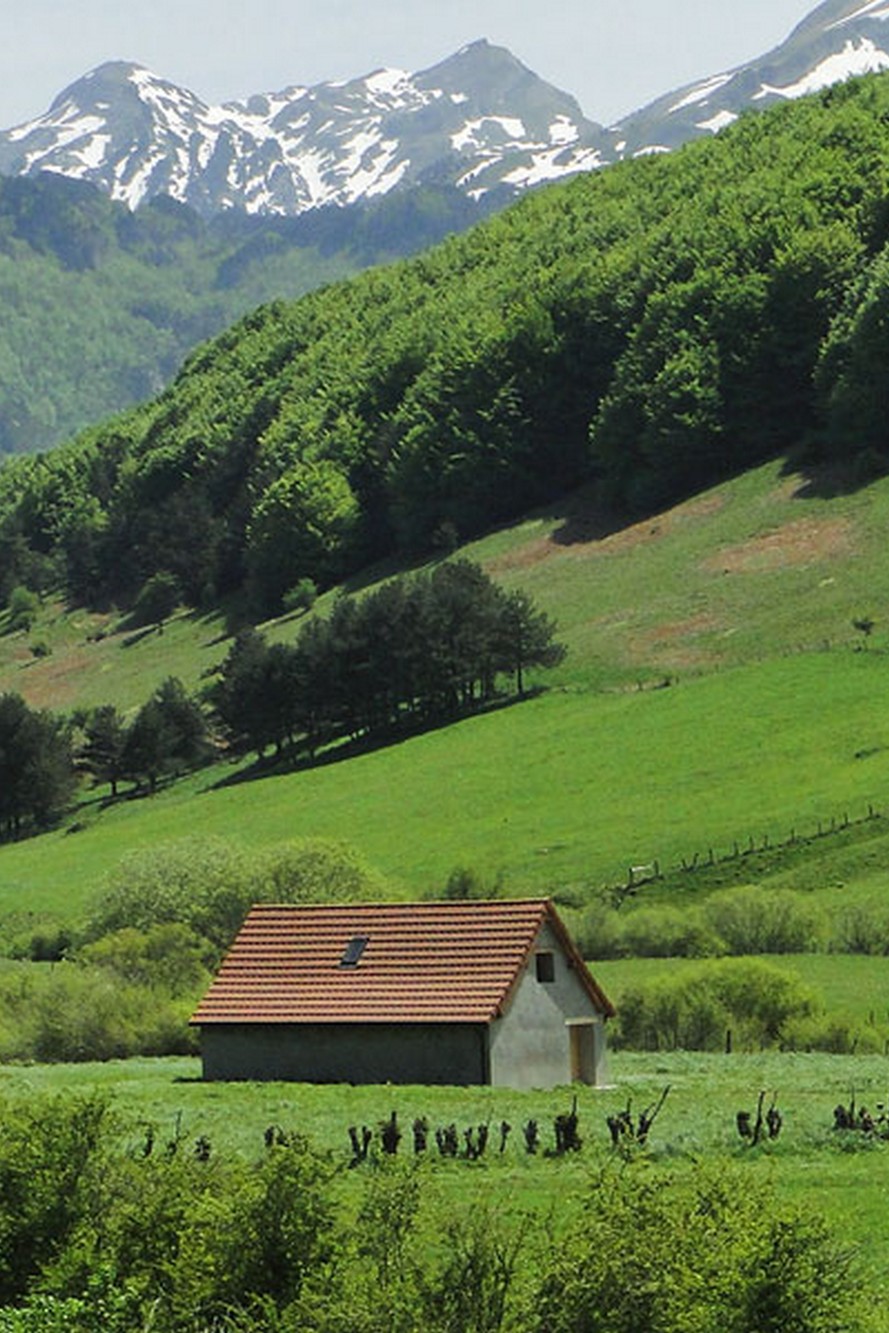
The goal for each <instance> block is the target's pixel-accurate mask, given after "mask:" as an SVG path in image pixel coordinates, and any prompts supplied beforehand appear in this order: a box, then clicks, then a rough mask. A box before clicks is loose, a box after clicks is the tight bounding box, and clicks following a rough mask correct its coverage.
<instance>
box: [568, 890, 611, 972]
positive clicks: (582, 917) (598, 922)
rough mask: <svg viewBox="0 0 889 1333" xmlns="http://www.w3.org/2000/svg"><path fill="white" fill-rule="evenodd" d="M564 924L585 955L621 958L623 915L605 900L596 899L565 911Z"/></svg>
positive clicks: (593, 957) (585, 956) (595, 957)
mask: <svg viewBox="0 0 889 1333" xmlns="http://www.w3.org/2000/svg"><path fill="white" fill-rule="evenodd" d="M566 924H567V925H568V926H569V929H570V930H571V933H572V936H573V938H574V940H575V943H576V944H577V947H578V949H579V950H580V952H581V953H582V954H583V956H584V958H591V959H606V958H623V956H624V936H623V928H622V927H623V922H622V918H621V915H620V913H619V912H618V911H616V910H615V908H613V907H610V906H609V905H608V904H607V903H604V902H597V903H593V904H591V905H590V906H589V907H586V908H584V910H583V911H582V912H579V913H573V912H568V913H566Z"/></svg>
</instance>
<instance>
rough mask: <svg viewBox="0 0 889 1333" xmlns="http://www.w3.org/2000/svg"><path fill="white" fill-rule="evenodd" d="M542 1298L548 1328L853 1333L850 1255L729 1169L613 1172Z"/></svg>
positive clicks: (812, 1222) (540, 1321) (817, 1225)
mask: <svg viewBox="0 0 889 1333" xmlns="http://www.w3.org/2000/svg"><path fill="white" fill-rule="evenodd" d="M560 1250H561V1254H560V1256H559V1257H557V1258H555V1259H554V1261H553V1262H552V1263H551V1266H550V1269H549V1271H548V1272H547V1274H546V1276H545V1278H544V1280H543V1282H542V1283H541V1285H540V1289H539V1292H538V1297H537V1302H536V1308H537V1318H536V1320H535V1322H534V1324H533V1325H532V1326H531V1327H533V1328H534V1329H535V1330H537V1333H599V1330H603V1331H604V1330H607V1333H642V1331H643V1330H644V1333H676V1331H677V1330H680V1329H682V1330H697V1331H699V1333H704V1331H705V1330H714V1331H715V1330H719V1333H746V1331H747V1330H754V1329H755V1330H756V1333H790V1330H792V1331H793V1333H852V1330H853V1329H860V1328H862V1327H863V1326H864V1314H863V1310H862V1306H861V1301H860V1297H859V1295H858V1290H857V1288H856V1285H855V1283H854V1282H852V1281H850V1276H849V1258H848V1256H847V1255H846V1254H845V1253H844V1252H843V1251H842V1250H841V1249H840V1248H839V1246H838V1244H837V1243H836V1241H835V1240H834V1239H833V1238H832V1237H831V1235H830V1233H829V1232H828V1230H827V1228H826V1226H825V1224H824V1223H823V1221H821V1220H820V1219H819V1218H817V1217H812V1216H811V1215H809V1214H804V1213H803V1212H802V1211H801V1210H796V1209H794V1208H792V1207H788V1206H786V1205H780V1204H778V1203H777V1202H776V1200H775V1199H774V1198H772V1197H771V1195H770V1193H769V1191H768V1190H767V1189H765V1188H764V1187H763V1186H761V1185H758V1184H757V1183H755V1182H753V1181H751V1180H750V1179H749V1177H748V1176H747V1175H742V1174H741V1173H740V1172H739V1171H738V1170H737V1169H732V1168H731V1167H729V1166H728V1164H726V1163H719V1164H716V1165H714V1166H709V1167H697V1168H696V1169H695V1170H693V1171H691V1172H689V1173H688V1174H687V1175H683V1176H681V1177H672V1176H670V1177H668V1176H661V1177H654V1178H652V1176H651V1175H650V1174H649V1173H646V1174H645V1175H644V1176H636V1175H633V1174H631V1173H630V1174H628V1173H623V1174H621V1175H619V1176H612V1175H610V1174H609V1175H606V1176H603V1178H602V1179H601V1180H600V1182H599V1184H598V1186H597V1187H596V1188H595V1189H593V1190H592V1191H591V1193H590V1196H589V1199H588V1201H587V1206H586V1208H585V1210H584V1215H583V1218H582V1220H581V1223H580V1225H579V1226H578V1228H577V1231H576V1233H575V1234H574V1235H573V1236H571V1237H569V1238H568V1239H567V1241H566V1243H565V1244H564V1245H563V1246H561V1247H560Z"/></svg>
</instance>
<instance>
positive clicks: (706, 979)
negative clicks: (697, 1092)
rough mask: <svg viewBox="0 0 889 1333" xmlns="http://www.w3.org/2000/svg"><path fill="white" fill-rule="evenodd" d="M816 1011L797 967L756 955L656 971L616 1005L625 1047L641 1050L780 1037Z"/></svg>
mask: <svg viewBox="0 0 889 1333" xmlns="http://www.w3.org/2000/svg"><path fill="white" fill-rule="evenodd" d="M815 1012H816V1003H815V1000H814V997H813V996H812V994H811V993H810V992H809V991H808V990H807V989H806V987H804V986H803V985H802V983H801V982H800V981H799V979H798V978H797V977H795V976H794V975H792V974H791V973H787V972H782V971H781V970H780V969H778V968H776V967H774V966H772V965H771V964H769V963H763V962H759V961H758V960H755V959H745V960H740V959H734V958H725V959H717V960H714V961H712V962H706V963H700V964H698V965H697V966H695V967H693V968H689V969H688V970H685V971H683V972H682V973H681V974H680V975H678V976H672V975H669V976H660V977H654V978H652V979H651V981H649V982H647V983H646V984H645V985H643V986H639V987H635V988H633V989H631V990H629V991H627V992H625V993H624V994H623V995H622V996H621V997H620V1000H619V1003H618V1033H617V1036H616V1041H617V1043H618V1044H620V1045H624V1046H630V1047H635V1048H636V1049H639V1050H648V1051H659V1050H680V1049H682V1050H700V1051H716V1050H720V1049H722V1046H723V1043H724V1041H725V1036H726V1032H727V1031H728V1030H729V1029H731V1031H732V1035H733V1040H734V1042H735V1044H736V1045H737V1046H747V1047H752V1048H754V1049H755V1048H758V1047H762V1046H769V1045H775V1044H777V1043H779V1042H780V1041H781V1040H782V1037H783V1035H784V1032H785V1029H787V1028H788V1025H789V1024H790V1023H791V1022H793V1021H796V1020H798V1019H801V1018H806V1017H808V1016H810V1015H812V1014H813V1013H815Z"/></svg>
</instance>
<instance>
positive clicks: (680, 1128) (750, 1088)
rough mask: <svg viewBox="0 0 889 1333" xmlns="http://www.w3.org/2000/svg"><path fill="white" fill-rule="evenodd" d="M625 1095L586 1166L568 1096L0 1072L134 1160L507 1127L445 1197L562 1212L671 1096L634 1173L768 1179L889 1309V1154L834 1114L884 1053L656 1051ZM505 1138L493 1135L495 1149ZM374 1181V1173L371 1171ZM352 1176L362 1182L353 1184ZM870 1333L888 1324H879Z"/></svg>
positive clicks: (138, 1072) (601, 1104) (448, 1177)
mask: <svg viewBox="0 0 889 1333" xmlns="http://www.w3.org/2000/svg"><path fill="white" fill-rule="evenodd" d="M612 1073H613V1077H614V1082H615V1085H616V1086H615V1087H614V1088H613V1089H610V1090H609V1089H602V1090H590V1089H581V1090H579V1094H578V1095H579V1115H580V1132H581V1135H582V1137H583V1140H584V1147H583V1150H582V1152H581V1153H580V1154H579V1155H577V1156H576V1157H571V1158H565V1159H553V1158H552V1157H551V1156H549V1155H547V1153H546V1151H545V1150H546V1149H547V1148H549V1147H551V1145H552V1141H553V1133H552V1120H553V1119H554V1117H555V1116H556V1115H557V1114H559V1113H560V1112H562V1111H565V1110H567V1109H569V1107H570V1100H571V1097H572V1096H573V1090H571V1089H566V1088H562V1089H556V1090H554V1091H552V1092H546V1093H539V1092H521V1093H519V1092H512V1091H509V1090H501V1089H492V1088H471V1089H456V1088H438V1089H430V1088H417V1087H406V1088H394V1087H391V1086H390V1087H351V1086H343V1085H337V1086H334V1087H320V1086H319V1087H315V1086H309V1085H286V1084H276V1083H269V1084H202V1083H201V1082H200V1081H199V1064H198V1062H197V1061H195V1060H187V1059H179V1060H155V1061H150V1060H130V1061H125V1062H111V1063H109V1064H107V1065H76V1066H72V1065H64V1066H55V1067H52V1068H51V1067H47V1066H42V1067H35V1068H11V1067H5V1068H3V1069H2V1071H0V1091H2V1092H3V1093H4V1094H5V1095H7V1096H10V1097H13V1098H15V1097H28V1098H33V1097H35V1096H39V1095H41V1094H50V1095H52V1094H56V1093H61V1092H79V1093H93V1092H99V1093H103V1094H105V1095H108V1096H111V1098H112V1100H113V1104H114V1105H115V1106H116V1107H117V1109H118V1110H119V1111H120V1112H121V1115H122V1116H123V1118H124V1121H125V1128H124V1131H123V1134H124V1141H125V1143H126V1144H127V1145H128V1146H129V1147H130V1148H132V1149H133V1150H134V1151H138V1149H139V1146H140V1144H141V1142H142V1140H143V1137H144V1129H145V1127H146V1126H147V1125H148V1124H152V1125H153V1126H154V1127H155V1129H156V1133H157V1143H158V1146H159V1148H160V1146H161V1145H163V1144H164V1143H165V1142H166V1141H167V1139H168V1138H171V1137H173V1136H174V1135H175V1134H176V1133H177V1129H178V1132H179V1133H180V1134H181V1139H182V1146H181V1149H180V1150H181V1151H190V1150H191V1147H192V1145H193V1143H194V1141H195V1140H196V1139H197V1138H198V1136H200V1135H206V1136H208V1137H209V1138H210V1140H211V1143H212V1145H213V1149H214V1151H216V1152H228V1151H237V1152H240V1153H245V1154H247V1155H249V1156H259V1155H260V1154H261V1153H262V1151H263V1132H264V1130H265V1128H266V1126H267V1125H269V1124H279V1125H281V1126H282V1127H284V1128H288V1129H298V1130H299V1131H300V1132H302V1133H305V1134H307V1135H308V1136H309V1137H310V1138H311V1140H312V1141H313V1142H314V1143H315V1144H316V1145H317V1146H318V1147H320V1148H322V1149H324V1150H326V1151H329V1152H330V1153H331V1154H332V1156H333V1159H334V1160H335V1161H338V1162H340V1163H341V1164H342V1165H343V1166H345V1165H346V1163H347V1161H348V1159H349V1155H350V1154H349V1144H348V1137H347V1130H348V1126H349V1125H350V1124H356V1125H361V1124H368V1125H370V1126H371V1127H373V1128H376V1127H377V1125H378V1124H379V1122H380V1121H382V1120H383V1119H385V1118H386V1117H388V1116H389V1114H390V1113H391V1112H392V1111H393V1110H395V1111H397V1113H398V1116H399V1121H400V1123H401V1125H402V1127H403V1129H404V1131H405V1138H404V1140H403V1142H402V1147H401V1154H400V1155H401V1156H402V1157H408V1158H409V1157H410V1156H411V1145H410V1125H411V1122H412V1120H413V1118H414V1117H415V1116H418V1115H424V1116H426V1117H427V1118H428V1119H429V1122H430V1125H431V1126H432V1127H433V1128H434V1127H435V1126H436V1125H440V1124H441V1125H443V1124H447V1123H449V1122H450V1121H454V1122H455V1123H456V1124H457V1125H458V1127H459V1128H460V1129H462V1128H463V1127H466V1126H469V1125H477V1124H479V1123H481V1122H483V1121H490V1122H491V1124H492V1126H494V1128H495V1131H496V1128H497V1127H498V1126H499V1123H500V1121H501V1120H502V1119H504V1118H506V1119H507V1120H509V1121H510V1123H511V1124H512V1126H513V1132H512V1135H511V1136H510V1139H509V1141H508V1144H507V1150H506V1152H505V1153H504V1154H503V1155H502V1156H500V1155H499V1154H498V1153H496V1152H489V1154H488V1155H486V1156H485V1158H483V1159H482V1160H481V1161H479V1162H475V1163H468V1162H465V1161H454V1162H445V1161H441V1160H440V1159H439V1158H438V1157H437V1155H436V1154H435V1152H434V1151H433V1153H432V1154H431V1155H430V1158H429V1160H428V1162H427V1166H426V1169H427V1170H428V1171H429V1172H430V1173H432V1174H434V1177H435V1183H436V1187H437V1190H438V1191H439V1192H440V1194H441V1195H442V1197H443V1198H444V1199H445V1200H447V1199H448V1198H450V1199H452V1201H453V1204H454V1205H455V1206H457V1205H458V1204H459V1205H462V1206H465V1205H467V1204H468V1203H470V1202H471V1201H472V1200H473V1199H474V1198H478V1199H479V1200H482V1199H484V1200H485V1201H486V1202H487V1204H489V1205H490V1206H492V1207H494V1208H495V1210H502V1209H510V1210H516V1209H519V1210H520V1209H522V1208H531V1209H534V1210H548V1209H552V1210H554V1211H555V1212H556V1213H557V1214H559V1215H564V1212H565V1210H566V1209H570V1208H571V1207H572V1206H573V1204H574V1203H576V1202H577V1201H578V1200H579V1199H580V1198H582V1196H583V1194H584V1192H585V1190H586V1189H587V1187H588V1186H589V1185H590V1183H591V1182H592V1180H593V1179H594V1178H595V1175H596V1173H597V1172H598V1171H599V1170H601V1169H602V1168H603V1167H604V1166H606V1165H607V1163H608V1162H609V1161H613V1160H614V1159H613V1154H612V1150H611V1146H610V1136H609V1133H608V1130H607V1127H606V1124H605V1118H606V1116H607V1115H610V1114H614V1113H615V1112H617V1111H619V1110H621V1109H622V1108H623V1107H624V1106H625V1105H626V1104H627V1101H628V1099H629V1100H630V1102H631V1105H632V1111H633V1114H634V1115H635V1116H638V1113H639V1111H640V1110H642V1109H643V1108H644V1107H645V1106H648V1105H650V1104H651V1103H653V1102H655V1101H656V1100H657V1099H658V1098H659V1096H660V1094H661V1092H662V1091H663V1089H664V1088H665V1087H667V1086H669V1088H670V1092H669V1095H668V1097H667V1100H666V1102H665V1104H664V1107H663V1110H662V1112H661V1114H660V1116H659V1117H658V1119H657V1120H656V1122H655V1126H654V1129H653V1130H652V1133H651V1138H650V1142H649V1145H648V1148H647V1149H646V1151H645V1153H644V1154H642V1157H643V1158H644V1162H640V1163H639V1169H648V1170H651V1169H662V1170H668V1171H682V1170H685V1169H687V1168H688V1166H689V1164H691V1163H693V1162H695V1161H706V1160H712V1159H723V1158H726V1159H730V1160H733V1161H735V1162H736V1163H738V1164H740V1165H741V1166H742V1169H743V1170H744V1171H750V1172H751V1175H752V1176H756V1177H759V1176H760V1175H762V1174H764V1175H765V1176H766V1177H767V1178H768V1179H769V1180H770V1182H772V1183H773V1185H774V1187H775V1189H776V1191H777V1193H778V1195H779V1197H782V1198H787V1199H791V1200H794V1201H795V1202H797V1203H800V1204H802V1205H804V1206H813V1207H817V1208H818V1209H820V1210H822V1211H823V1212H824V1213H825V1214H826V1216H827V1217H828V1218H829V1219H830V1221H831V1224H832V1225H833V1227H834V1228H835V1229H836V1230H837V1232H838V1233H839V1234H841V1235H842V1236H843V1237H844V1239H845V1241H846V1242H847V1243H848V1245H849V1246H850V1247H852V1248H853V1249H854V1250H855V1251H856V1253H857V1255H858V1257H859V1260H860V1262H861V1264H862V1265H863V1268H864V1272H865V1274H866V1276H867V1278H868V1281H869V1284H870V1285H872V1287H873V1290H874V1293H875V1298H876V1295H877V1293H878V1292H879V1293H880V1295H881V1297H882V1298H883V1299H884V1300H885V1298H886V1286H885V1284H886V1278H885V1274H886V1269H887V1264H889V1237H887V1235H886V1229H885V1225H884V1221H885V1186H884V1177H885V1173H886V1169H887V1167H889V1144H883V1143H881V1142H874V1141H870V1140H867V1139H865V1138H864V1136H859V1135H854V1134H853V1135H846V1136H843V1135H838V1134H837V1133H836V1132H835V1131H834V1129H833V1108H834V1106H835V1105H836V1104H837V1103H839V1102H843V1103H846V1104H847V1103H848V1102H849V1099H850V1096H851V1095H852V1093H853V1092H854V1095H855V1098H856V1104H857V1105H859V1106H860V1105H862V1104H865V1105H867V1106H869V1107H870V1108H871V1109H873V1108H875V1107H876V1105H877V1104H878V1103H880V1102H883V1101H884V1100H885V1099H886V1097H887V1094H889V1066H887V1064H886V1061H885V1060H883V1059H881V1058H877V1057H869V1058H863V1057H837V1056H825V1055H792V1056H790V1055H776V1054H773V1053H768V1054H763V1055H734V1056H730V1057H725V1056H704V1055H689V1054H683V1053H678V1054H673V1055H660V1056H649V1055H640V1054H631V1053H626V1052H618V1053H615V1054H613V1056H612ZM763 1089H765V1090H766V1091H767V1092H768V1094H769V1097H771V1095H772V1093H773V1092H774V1093H776V1094H777V1105H778V1107H779V1109H780V1110H781V1112H782V1115H783V1118H784V1126H783V1129H782V1132H781V1135H780V1137H779V1138H778V1139H777V1140H776V1141H775V1142H773V1143H770V1142H766V1143H764V1144H763V1145H761V1146H760V1147H758V1148H756V1149H750V1148H749V1147H748V1146H746V1145H745V1144H744V1143H743V1142H742V1140H741V1139H740V1138H739V1137H738V1134H737V1132H736V1129H735V1115H736V1113H737V1111H738V1110H742V1109H748V1110H753V1111H755V1109H756V1103H757V1097H758V1095H759V1092H760V1090H763ZM532 1116H533V1117H535V1118H537V1119H538V1121H539V1123H540V1127H541V1136H542V1145H541V1146H542V1149H543V1151H542V1152H541V1153H540V1155H538V1156H535V1157H529V1156H528V1155H527V1154H526V1153H525V1151H524V1144H523V1138H522V1134H521V1127H522V1125H523V1124H524V1123H525V1121H526V1120H527V1119H529V1118H531V1117H532ZM496 1141H497V1134H496V1132H495V1133H493V1134H492V1142H494V1143H495V1144H496ZM364 1169H365V1170H372V1169H373V1167H372V1165H371V1164H369V1165H368V1167H367V1168H364ZM348 1178H349V1179H350V1180H355V1179H356V1176H355V1175H353V1174H352V1173H348ZM873 1327H874V1329H875V1330H876V1329H882V1328H885V1327H887V1324H886V1322H885V1316H884V1315H883V1314H881V1315H880V1316H879V1317H878V1316H877V1315H876V1314H875V1322H874V1325H873Z"/></svg>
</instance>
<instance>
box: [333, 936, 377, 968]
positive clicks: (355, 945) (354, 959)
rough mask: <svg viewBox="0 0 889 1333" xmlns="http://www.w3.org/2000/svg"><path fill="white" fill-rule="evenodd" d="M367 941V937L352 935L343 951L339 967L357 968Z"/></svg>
mask: <svg viewBox="0 0 889 1333" xmlns="http://www.w3.org/2000/svg"><path fill="white" fill-rule="evenodd" d="M369 939H370V936H369V935H353V936H352V938H351V939H350V940H349V943H348V944H347V945H346V947H345V949H344V950H343V956H342V958H341V959H340V967H357V966H358V964H359V963H360V962H361V955H362V954H363V953H364V950H365V949H366V948H367V942H368V940H369Z"/></svg>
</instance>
